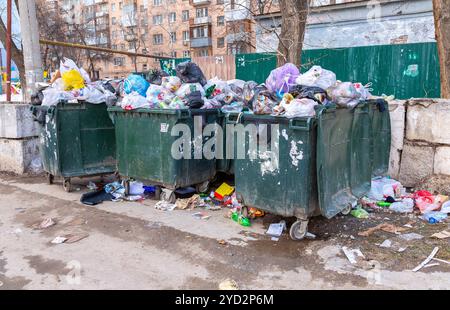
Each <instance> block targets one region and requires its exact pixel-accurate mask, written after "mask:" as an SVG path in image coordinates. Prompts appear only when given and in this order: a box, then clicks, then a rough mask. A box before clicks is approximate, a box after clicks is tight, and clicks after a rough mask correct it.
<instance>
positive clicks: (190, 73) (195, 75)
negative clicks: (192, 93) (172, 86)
mask: <svg viewBox="0 0 450 310" xmlns="http://www.w3.org/2000/svg"><path fill="white" fill-rule="evenodd" d="M175 70H176V72H177V76H178V77H179V78H180V80H181V81H182V82H183V83H200V84H201V85H202V86H204V85H206V83H207V80H206V78H205V75H204V74H203V72H202V70H201V69H200V67H199V66H198V65H197V64H196V63H193V62H191V61H184V62H181V63H179V64H178V65H177V67H176V68H175Z"/></svg>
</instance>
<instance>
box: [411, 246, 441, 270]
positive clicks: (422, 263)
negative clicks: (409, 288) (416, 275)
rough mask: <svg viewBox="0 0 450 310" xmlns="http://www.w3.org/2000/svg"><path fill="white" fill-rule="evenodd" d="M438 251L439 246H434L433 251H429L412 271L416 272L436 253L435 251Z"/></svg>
mask: <svg viewBox="0 0 450 310" xmlns="http://www.w3.org/2000/svg"><path fill="white" fill-rule="evenodd" d="M438 251H439V247H435V248H434V249H433V251H431V254H430V255H429V256H428V257H427V258H426V259H425V260H424V261H423V262H421V263H420V264H419V265H418V266H417V267H416V268H414V269H413V270H412V271H413V272H417V271H419V270H420V269H422V268H423V267H424V266H425V265H427V264H428V263H429V262H430V261H431V260H432V259H433V257H434V256H435V255H436V253H437V252H438Z"/></svg>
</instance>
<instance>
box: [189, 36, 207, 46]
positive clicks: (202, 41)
mask: <svg viewBox="0 0 450 310" xmlns="http://www.w3.org/2000/svg"><path fill="white" fill-rule="evenodd" d="M190 42H191V47H193V48H195V47H207V46H212V39H211V38H210V37H207V38H191V40H190Z"/></svg>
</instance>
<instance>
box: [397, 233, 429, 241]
mask: <svg viewBox="0 0 450 310" xmlns="http://www.w3.org/2000/svg"><path fill="white" fill-rule="evenodd" d="M398 237H399V238H400V239H403V240H406V241H411V240H420V239H422V238H423V236H422V235H420V234H416V233H409V234H402V235H399V236H398Z"/></svg>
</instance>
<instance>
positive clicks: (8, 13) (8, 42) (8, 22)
mask: <svg viewBox="0 0 450 310" xmlns="http://www.w3.org/2000/svg"><path fill="white" fill-rule="evenodd" d="M11 8H12V0H8V1H7V3H6V101H8V102H10V101H11V43H12V42H11V40H12V36H11V31H12V30H11V27H12V21H11V20H12V16H11V15H12V14H11V11H12V9H11Z"/></svg>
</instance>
